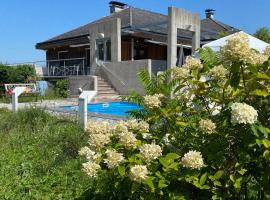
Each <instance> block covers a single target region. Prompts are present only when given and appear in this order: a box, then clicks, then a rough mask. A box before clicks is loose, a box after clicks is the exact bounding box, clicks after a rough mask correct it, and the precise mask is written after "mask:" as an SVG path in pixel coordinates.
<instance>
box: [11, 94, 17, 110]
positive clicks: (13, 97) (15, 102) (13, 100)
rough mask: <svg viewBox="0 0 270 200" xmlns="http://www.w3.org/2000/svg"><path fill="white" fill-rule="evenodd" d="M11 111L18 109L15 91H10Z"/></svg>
mask: <svg viewBox="0 0 270 200" xmlns="http://www.w3.org/2000/svg"><path fill="white" fill-rule="evenodd" d="M12 111H14V112H17V111H18V96H17V94H16V93H12Z"/></svg>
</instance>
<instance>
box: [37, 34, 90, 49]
mask: <svg viewBox="0 0 270 200" xmlns="http://www.w3.org/2000/svg"><path fill="white" fill-rule="evenodd" d="M88 37H89V35H81V36H77V37H71V38H65V39H62V40H52V41H47V42H46V41H45V42H41V43H37V44H36V49H41V50H47V49H51V48H57V47H61V46H70V45H73V46H74V45H82V44H87V43H89V38H88Z"/></svg>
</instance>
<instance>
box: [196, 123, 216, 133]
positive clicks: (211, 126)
mask: <svg viewBox="0 0 270 200" xmlns="http://www.w3.org/2000/svg"><path fill="white" fill-rule="evenodd" d="M199 128H200V129H201V130H202V131H203V132H205V133H209V134H210V133H213V132H214V131H215V129H216V124H215V123H214V122H212V121H211V120H210V119H202V120H200V122H199Z"/></svg>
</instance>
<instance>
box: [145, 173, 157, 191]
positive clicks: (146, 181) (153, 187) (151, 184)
mask: <svg viewBox="0 0 270 200" xmlns="http://www.w3.org/2000/svg"><path fill="white" fill-rule="evenodd" d="M154 179H155V177H152V176H150V177H149V178H148V179H146V180H145V181H144V183H145V184H146V185H148V186H149V187H150V189H151V191H155V186H154V183H153V180H154Z"/></svg>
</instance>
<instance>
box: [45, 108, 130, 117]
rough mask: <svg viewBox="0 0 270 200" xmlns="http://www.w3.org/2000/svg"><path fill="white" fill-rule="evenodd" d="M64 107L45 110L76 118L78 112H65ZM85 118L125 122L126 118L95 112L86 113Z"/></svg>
mask: <svg viewBox="0 0 270 200" xmlns="http://www.w3.org/2000/svg"><path fill="white" fill-rule="evenodd" d="M63 107H64V106H61V107H57V108H47V110H49V111H52V112H58V113H64V114H70V115H75V116H78V111H76V110H66V109H64V108H63ZM87 116H88V117H89V118H102V119H111V120H119V121H120V120H126V119H127V118H128V117H127V116H118V115H110V114H101V113H95V112H87Z"/></svg>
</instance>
